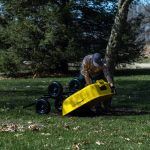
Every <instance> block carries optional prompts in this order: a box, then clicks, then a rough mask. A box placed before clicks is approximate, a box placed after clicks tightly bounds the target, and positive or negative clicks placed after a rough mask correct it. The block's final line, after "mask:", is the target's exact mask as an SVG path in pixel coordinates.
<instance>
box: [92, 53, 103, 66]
mask: <svg viewBox="0 0 150 150" xmlns="http://www.w3.org/2000/svg"><path fill="white" fill-rule="evenodd" d="M92 61H93V64H94V66H96V67H100V66H103V61H102V57H101V54H100V53H94V54H93V57H92Z"/></svg>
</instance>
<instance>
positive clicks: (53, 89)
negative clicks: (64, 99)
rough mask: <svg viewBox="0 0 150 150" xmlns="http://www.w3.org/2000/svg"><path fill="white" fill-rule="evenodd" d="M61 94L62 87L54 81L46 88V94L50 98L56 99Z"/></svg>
mask: <svg viewBox="0 0 150 150" xmlns="http://www.w3.org/2000/svg"><path fill="white" fill-rule="evenodd" d="M62 92H63V87H62V85H61V84H60V83H59V82H57V81H54V82H52V83H51V84H50V85H49V86H48V94H49V95H50V97H52V98H57V97H59V96H61V94H62Z"/></svg>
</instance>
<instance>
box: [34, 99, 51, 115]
mask: <svg viewBox="0 0 150 150" xmlns="http://www.w3.org/2000/svg"><path fill="white" fill-rule="evenodd" d="M50 110H51V106H50V103H49V102H48V100H47V99H44V98H41V99H39V100H37V101H36V112H37V113H38V114H48V113H49V112H50Z"/></svg>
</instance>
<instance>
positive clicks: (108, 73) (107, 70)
mask: <svg viewBox="0 0 150 150" xmlns="http://www.w3.org/2000/svg"><path fill="white" fill-rule="evenodd" d="M103 72H104V76H105V78H106V79H107V82H109V83H110V86H111V87H113V86H114V83H113V80H112V78H111V75H110V72H109V69H108V67H107V66H104V68H103Z"/></svg>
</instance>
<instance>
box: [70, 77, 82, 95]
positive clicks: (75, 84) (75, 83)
mask: <svg viewBox="0 0 150 150" xmlns="http://www.w3.org/2000/svg"><path fill="white" fill-rule="evenodd" d="M82 88H83V86H82V83H81V81H80V80H79V79H73V80H71V81H70V82H69V91H70V92H72V93H74V92H76V91H78V90H80V89H82Z"/></svg>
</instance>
